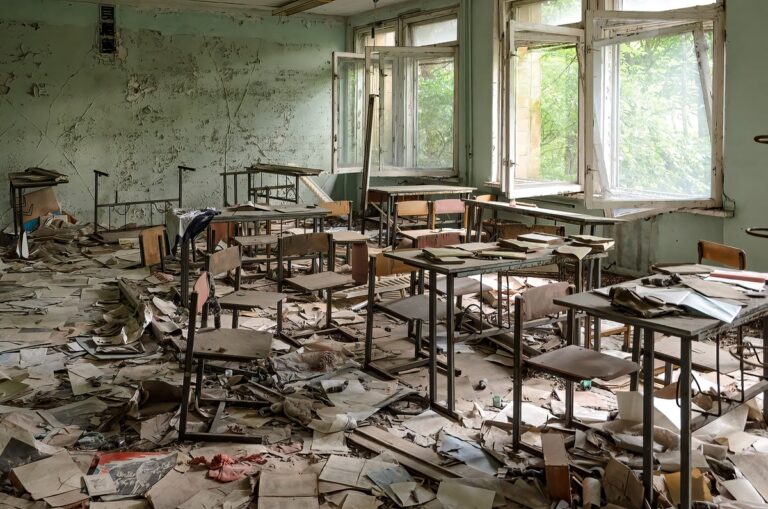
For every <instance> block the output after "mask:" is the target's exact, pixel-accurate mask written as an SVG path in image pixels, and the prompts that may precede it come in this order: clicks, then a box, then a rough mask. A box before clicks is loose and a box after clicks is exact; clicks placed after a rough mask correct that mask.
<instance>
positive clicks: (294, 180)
mask: <svg viewBox="0 0 768 509" xmlns="http://www.w3.org/2000/svg"><path fill="white" fill-rule="evenodd" d="M320 173H322V170H318V169H315V168H301V167H298V166H283V165H278V164H253V165H251V166H249V167H247V168H246V169H244V170H240V171H229V172H227V171H225V172H223V173H221V174H220V175H221V176H222V178H223V179H224V206H225V207H227V206H229V205H234V204H237V203H239V202H238V192H237V181H238V177H239V176H240V175H247V176H248V179H247V180H248V183H247V187H246V189H247V192H246V200H251V201H253V202H258V201H259V200H264V201H265V202H266V203H270V201H272V200H277V201H284V202H290V203H298V202H299V183H300V182H301V179H302V177H316V176H317V175H320ZM265 174H266V175H274V176H275V178H276V179H277V180H278V182H277V183H276V184H275V185H264V179H263V178H261V179H260V181H259V183H258V184H256V182H255V178H256V177H257V176H261V175H265ZM227 177H232V180H233V189H232V190H233V193H234V202H233V203H229V200H228V199H227ZM281 177H284V178H283V179H282V180H283V182H282V183H281V182H280V178H281ZM274 192H277V193H276V194H275V193H274Z"/></svg>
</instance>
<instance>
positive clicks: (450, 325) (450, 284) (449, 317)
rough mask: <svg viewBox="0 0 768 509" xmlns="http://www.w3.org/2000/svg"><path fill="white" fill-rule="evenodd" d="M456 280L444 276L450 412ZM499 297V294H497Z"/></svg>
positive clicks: (453, 382) (450, 405) (453, 394)
mask: <svg viewBox="0 0 768 509" xmlns="http://www.w3.org/2000/svg"><path fill="white" fill-rule="evenodd" d="M455 280H456V276H453V275H450V274H449V275H447V276H446V285H445V305H446V308H447V312H446V314H445V331H446V339H445V349H446V350H447V351H446V354H447V355H448V363H447V372H448V373H447V378H448V380H447V382H448V396H447V400H446V402H447V403H448V405H447V406H448V411H449V412H450V413H453V412H454V411H455V408H456V391H455V388H456V370H455V368H456V362H455V361H456V359H455V357H456V355H455V352H454V348H453V329H454V326H455V323H454V321H455V320H454V318H455V317H454V313H453V311H454V308H455V306H456V301H455V300H454V298H453V288H454V282H455ZM430 288H436V286H431V287H430ZM499 298H501V296H499Z"/></svg>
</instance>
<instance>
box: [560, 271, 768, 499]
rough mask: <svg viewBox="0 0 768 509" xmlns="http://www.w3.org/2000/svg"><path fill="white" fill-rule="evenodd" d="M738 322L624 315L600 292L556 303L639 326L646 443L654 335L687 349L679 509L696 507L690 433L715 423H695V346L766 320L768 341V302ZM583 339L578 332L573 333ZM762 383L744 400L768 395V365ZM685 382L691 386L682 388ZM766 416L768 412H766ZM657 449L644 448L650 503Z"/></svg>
mask: <svg viewBox="0 0 768 509" xmlns="http://www.w3.org/2000/svg"><path fill="white" fill-rule="evenodd" d="M633 284H634V285H637V284H640V281H639V280H636V281H630V282H627V283H622V285H621V286H631V285H633ZM747 303H748V304H747V306H746V307H744V308H742V310H741V312H740V313H739V315H738V316H737V317H736V319H735V320H734V321H733V323H724V322H721V321H719V320H715V319H713V318H704V317H694V316H686V315H672V316H670V315H667V316H661V317H656V318H640V317H637V316H633V315H630V314H627V313H624V312H622V311H620V310H618V309H616V308H614V307H612V306H611V303H610V300H609V299H608V298H607V297H605V296H603V295H601V294H598V293H596V292H583V293H577V294H574V295H570V296H568V297H565V298H562V299H555V304H559V305H560V306H563V307H566V308H569V309H573V310H576V311H581V312H584V313H585V314H587V315H591V316H593V317H596V318H599V319H606V320H612V321H615V322H618V323H624V324H627V325H631V326H633V327H635V331H636V332H635V345H633V351H632V355H633V359H632V360H633V361H635V362H638V361H639V357H640V345H639V339H640V333H641V332H642V337H643V367H642V370H643V393H644V396H643V442H644V443H645V444H652V443H653V414H654V404H653V394H654V387H653V381H654V374H653V366H654V364H653V359H654V333H656V332H659V333H661V334H666V335H668V336H674V337H679V338H680V340H681V341H680V343H681V345H682V348H681V352H680V353H681V355H680V378H679V379H678V384H679V389H678V390H679V392H680V399H681V425H680V429H681V433H680V471H681V472H688V473H689V474H688V475H683V476H682V481H681V487H680V500H681V504H680V507H683V508H690V507H691V477H690V472H691V469H692V465H691V433H692V432H693V431H694V430H695V429H698V428H700V427H701V426H703V425H704V424H706V423H707V422H709V421H711V420H712V419H713V417H712V416H705V415H702V416H699V417H698V418H697V419H695V420H692V419H691V357H692V356H691V342H693V341H698V340H702V339H706V338H708V337H712V336H715V335H717V334H721V333H723V332H725V331H727V330H729V329H732V328H734V327H738V326H740V325H744V324H746V323H749V322H752V321H754V320H758V319H762V320H763V338H764V339H768V298H755V299H750V300H748V301H747ZM572 333H573V334H576V335H578V334H579V331H578V328H574V329H572ZM571 339H572V342H573V344H577V345H578V344H579V337H578V336H576V337H574V338H571ZM762 378H763V380H762V381H760V382H758V383H757V384H756V385H754V386H753V387H751V388H749V389H748V390H747V391H745V393H744V394H743V399H744V401H749V400H750V399H752V398H753V397H755V396H757V395H758V394H760V393H764V392H766V391H767V390H768V381H766V379H768V365H766V367H765V368H764V371H763V377H762ZM679 380H686V381H687V383H682V384H681V383H680V382H679ZM737 406H740V403H731V404H729V405H725V404H724V405H722V407H721V408H722V409H723V415H724V414H725V413H727V412H728V411H730V410H733V409H734V408H736V407H737ZM763 412H764V415H765V413H766V409H765V408H764V409H763ZM652 474H653V447H651V446H647V447H645V448H644V449H643V484H644V488H645V498H646V501H648V502H649V503H651V502H652V498H653V475H652Z"/></svg>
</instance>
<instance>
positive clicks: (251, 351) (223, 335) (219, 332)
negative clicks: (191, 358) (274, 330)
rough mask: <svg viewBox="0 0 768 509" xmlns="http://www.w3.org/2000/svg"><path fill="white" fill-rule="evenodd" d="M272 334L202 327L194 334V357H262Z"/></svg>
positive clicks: (268, 346)
mask: <svg viewBox="0 0 768 509" xmlns="http://www.w3.org/2000/svg"><path fill="white" fill-rule="evenodd" d="M271 349H272V334H271V333H269V332H263V331H253V330H247V329H204V330H202V331H200V332H198V333H197V334H196V335H195V348H194V354H195V357H204V358H207V359H219V360H237V359H264V358H267V357H269V352H270V350H271Z"/></svg>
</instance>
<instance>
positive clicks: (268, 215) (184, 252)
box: [179, 207, 330, 306]
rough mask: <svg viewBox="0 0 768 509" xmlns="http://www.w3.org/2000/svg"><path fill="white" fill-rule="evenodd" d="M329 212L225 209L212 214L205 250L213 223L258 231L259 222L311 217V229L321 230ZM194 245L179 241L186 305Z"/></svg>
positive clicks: (191, 240)
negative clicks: (250, 226)
mask: <svg viewBox="0 0 768 509" xmlns="http://www.w3.org/2000/svg"><path fill="white" fill-rule="evenodd" d="M329 214H330V211H329V210H327V209H323V208H320V207H307V209H306V211H300V212H299V211H291V212H280V210H279V207H276V208H275V210H249V211H228V210H225V211H223V212H222V213H221V214H218V215H216V216H214V218H213V219H212V220H211V223H210V224H209V225H208V228H207V230H206V242H207V250H208V252H211V251H212V249H213V246H212V245H211V244H212V238H213V236H212V235H211V227H210V225H211V224H213V223H255V226H256V229H257V231H258V227H259V223H261V222H267V223H268V222H270V221H281V220H291V219H312V231H313V232H317V231H323V228H324V224H323V223H324V221H323V219H324V218H325V217H326V216H328V215H329ZM191 244H192V245H194V239H190V241H189V242H182V243H181V255H180V257H181V259H180V261H179V263H180V265H181V290H180V292H179V293H180V294H181V304H182V306H186V305H187V303H188V302H189V265H190V264H189V255H190V245H191Z"/></svg>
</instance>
